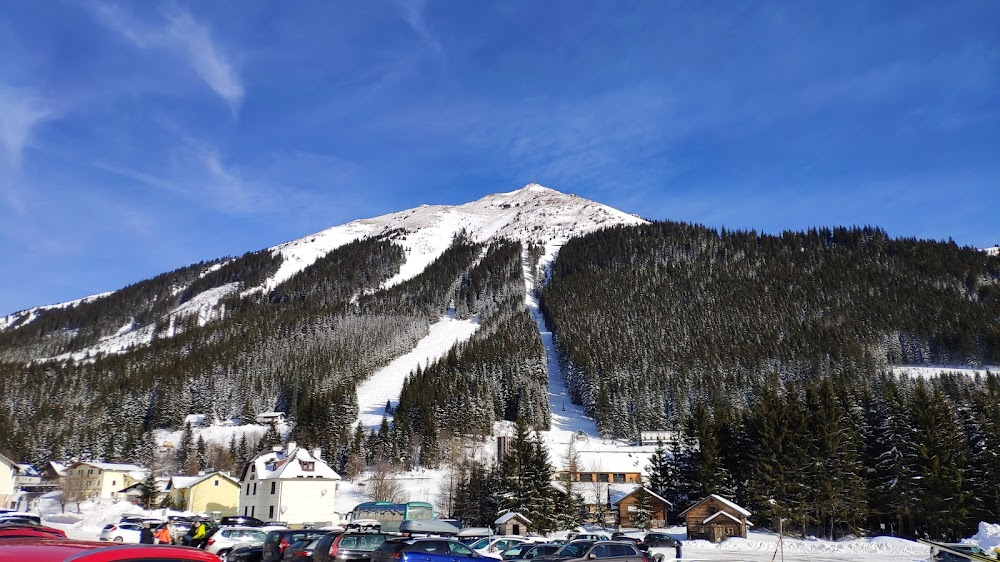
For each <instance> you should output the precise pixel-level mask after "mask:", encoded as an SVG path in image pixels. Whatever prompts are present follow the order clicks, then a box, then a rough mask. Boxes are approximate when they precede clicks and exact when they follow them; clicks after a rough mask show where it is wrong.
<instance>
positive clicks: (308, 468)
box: [299, 461, 316, 472]
mask: <svg viewBox="0 0 1000 562" xmlns="http://www.w3.org/2000/svg"><path fill="white" fill-rule="evenodd" d="M299 464H300V465H302V470H303V471H305V472H312V471H314V470H316V462H315V461H299Z"/></svg>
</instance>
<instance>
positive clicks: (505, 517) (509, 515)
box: [493, 511, 531, 525]
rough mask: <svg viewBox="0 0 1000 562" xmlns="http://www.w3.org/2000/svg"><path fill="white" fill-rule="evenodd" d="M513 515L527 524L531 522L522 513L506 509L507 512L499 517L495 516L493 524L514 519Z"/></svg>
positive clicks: (501, 523)
mask: <svg viewBox="0 0 1000 562" xmlns="http://www.w3.org/2000/svg"><path fill="white" fill-rule="evenodd" d="M515 517H517V518H520V519H521V520H522V521H524V522H526V523H528V524H530V523H531V519H528V518H527V517H525V516H524V515H522V514H520V513H518V512H516V511H508V512H507V513H504V514H503V515H501V516H500V517H497V520H496V521H494V522H493V524H494V525H503V524H504V523H506V522H508V521H510V520H511V519H514V518H515Z"/></svg>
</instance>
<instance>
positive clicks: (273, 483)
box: [271, 482, 278, 494]
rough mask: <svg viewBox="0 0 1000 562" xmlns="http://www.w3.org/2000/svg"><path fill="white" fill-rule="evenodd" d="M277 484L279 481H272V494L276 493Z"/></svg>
mask: <svg viewBox="0 0 1000 562" xmlns="http://www.w3.org/2000/svg"><path fill="white" fill-rule="evenodd" d="M277 485H278V483H277V482H271V493H272V494H273V493H274V488H275V486H277Z"/></svg>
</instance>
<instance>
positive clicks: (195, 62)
mask: <svg viewBox="0 0 1000 562" xmlns="http://www.w3.org/2000/svg"><path fill="white" fill-rule="evenodd" d="M94 11H95V14H96V15H97V18H98V19H99V20H100V21H101V22H103V23H104V24H105V25H106V26H107V27H109V28H111V29H113V30H115V31H117V32H118V33H120V34H121V35H122V37H124V38H125V39H126V40H128V41H129V42H130V43H132V44H133V45H135V46H136V47H139V48H142V49H149V48H159V49H165V50H169V51H171V52H173V53H175V54H176V55H177V56H180V57H182V58H184V59H185V60H186V61H187V62H188V64H190V65H191V67H192V69H194V71H195V72H196V73H197V74H198V76H199V77H200V78H201V79H202V80H203V81H204V82H205V83H206V84H207V85H208V87H209V88H211V89H212V91H213V92H215V93H216V94H217V95H218V96H219V97H221V98H222V99H223V100H225V102H226V103H227V104H229V108H230V110H231V111H232V112H233V115H235V114H236V113H237V112H238V111H239V108H240V105H241V104H242V103H243V97H244V95H245V94H246V91H245V89H244V87H243V82H242V81H241V79H240V76H239V74H238V72H237V71H236V68H235V66H234V64H233V63H232V61H231V60H230V57H229V56H228V55H227V54H226V53H225V52H224V51H223V50H222V49H221V48H220V47H219V46H218V45H217V43H216V41H215V40H214V39H213V38H212V34H211V31H210V29H209V27H208V26H207V25H205V24H204V23H202V22H199V21H198V20H196V19H195V18H194V16H192V15H191V14H190V13H189V12H186V11H184V10H182V9H181V8H179V7H174V8H172V9H170V10H169V11H168V12H166V13H165V14H164V19H165V21H164V22H163V24H162V25H158V26H148V25H145V24H142V23H139V22H137V21H136V20H134V19H132V18H131V17H129V16H128V15H127V14H125V13H124V12H122V11H121V10H118V9H117V8H115V7H113V6H111V5H109V4H95V5H94Z"/></svg>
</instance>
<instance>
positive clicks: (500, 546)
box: [469, 535, 531, 560]
mask: <svg viewBox="0 0 1000 562" xmlns="http://www.w3.org/2000/svg"><path fill="white" fill-rule="evenodd" d="M526 542H531V541H529V540H528V539H526V538H524V537H521V536H518V535H493V536H492V537H483V538H481V539H479V540H478V541H476V542H474V543H472V544H470V545H469V548H471V549H472V550H475V551H476V552H478V553H479V554H482V555H483V556H485V557H487V558H494V559H496V560H503V557H502V556H500V553H501V552H503V551H505V550H507V549H508V548H510V547H512V546H517V545H519V544H524V543H526Z"/></svg>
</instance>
